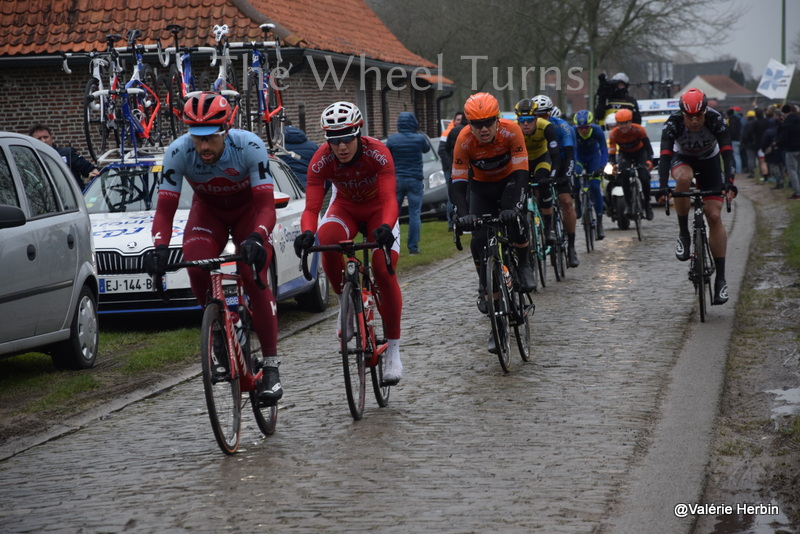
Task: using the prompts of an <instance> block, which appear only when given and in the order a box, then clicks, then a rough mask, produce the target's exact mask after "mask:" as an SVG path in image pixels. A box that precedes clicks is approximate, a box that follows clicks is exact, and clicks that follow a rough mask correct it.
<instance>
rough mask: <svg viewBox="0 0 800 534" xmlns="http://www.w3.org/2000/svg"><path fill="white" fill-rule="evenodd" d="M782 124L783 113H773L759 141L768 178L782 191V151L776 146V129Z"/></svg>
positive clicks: (784, 165)
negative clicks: (773, 180)
mask: <svg viewBox="0 0 800 534" xmlns="http://www.w3.org/2000/svg"><path fill="white" fill-rule="evenodd" d="M782 122H783V113H781V112H780V111H777V110H776V111H774V113H773V114H772V118H771V119H770V121H769V126H768V127H767V131H766V132H764V137H763V138H762V139H761V151H762V152H764V161H765V162H766V163H767V169H768V170H769V176H770V178H771V179H772V178H774V179H775V189H783V177H784V175H785V174H786V164H785V161H784V151H783V149H782V148H780V147H778V146H777V144H776V141H777V138H778V129H779V128H780V126H781V123H782Z"/></svg>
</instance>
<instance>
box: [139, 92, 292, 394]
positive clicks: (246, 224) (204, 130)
mask: <svg viewBox="0 0 800 534" xmlns="http://www.w3.org/2000/svg"><path fill="white" fill-rule="evenodd" d="M231 116H232V111H231V107H230V104H228V101H227V100H226V99H225V97H223V96H222V95H220V94H218V93H211V92H203V93H197V94H195V95H193V96H192V97H190V98H189V99H188V100H187V101H186V105H185V106H184V108H183V118H184V122H185V123H186V124H187V125H188V126H189V132H188V133H186V134H184V135H182V136H181V137H179V138H178V139H176V140H175V141H173V142H172V144H170V145H169V147H168V148H167V150H166V154H165V156H164V162H163V170H162V173H161V176H162V183H161V186H160V188H159V192H158V204H157V207H156V213H155V216H154V218H153V228H152V233H153V244H154V245H155V250H153V251H150V252H149V253H148V257H147V258H145V269H146V270H147V272H148V273H150V274H158V275H161V274H163V272H164V267H165V266H166V265H167V262H168V260H169V248H168V246H169V242H170V239H171V238H172V234H173V226H172V221H173V219H174V217H175V210H176V209H177V208H178V199H179V198H180V195H181V188H182V186H183V181H184V180H183V179H184V178H186V181H187V182H188V184H189V186H190V187H191V188H192V189H193V190H194V197H193V199H192V207H191V210H190V211H189V218H188V220H187V221H186V228H185V229H184V233H183V257H184V259H185V260H187V261H192V260H198V259H205V258H215V257H218V256H219V255H220V253H221V252H222V250H223V249H224V248H225V245H226V244H227V242H228V235H229V234H230V235H231V236H232V237H233V240H234V242H235V243H237V244H238V247H239V251H240V253H241V255H242V256H244V257H245V261H241V262H239V263H238V264H237V267H238V269H239V272H240V273H241V275H242V282H243V284H244V289H245V291H246V293H247V296H248V297H249V298H250V303H251V308H252V310H253V328H254V329H255V331H256V334H257V335H258V338H259V340H260V341H261V346H262V349H263V352H264V356H265V359H264V361H263V362H262V363H263V370H264V377H265V378H264V380H263V383H262V385H261V387H260V391H259V404H260V405H261V406H274V405H275V403H277V402H278V399H280V398H281V396H282V395H283V389H282V387H281V382H280V377H279V375H278V364H279V362H278V359H277V358H278V357H277V353H278V351H277V340H278V319H277V313H276V309H277V308H276V305H275V296H274V295H273V294H272V291H270V289H269V287H267V288H265V289H263V290H262V289H260V288H259V287H258V286H257V285H256V282H255V280H254V277H253V273H252V270H251V268H250V265H251V264H252V265H254V266H255V268H256V270H257V271H261V270H262V269H263V268H264V267H265V266H266V265H269V262H270V257H271V255H272V244H271V234H272V230H273V228H274V227H275V220H276V215H275V198H274V196H273V188H274V182H273V179H272V175H271V174H270V173H269V155H268V152H267V149H266V147H265V146H264V142H263V141H262V140H261V139H260V138H259V137H258V136H257V135H256V134H254V133H252V132H248V131H245V130H230V129H228V128H229V122H230V119H231ZM188 271H189V282H190V283H191V286H192V292H193V293H194V296H195V297H196V298H197V301H198V302H199V303H200V305H201V306H203V307H205V305H206V304H207V301H208V295H209V294H210V289H211V275H210V273H209V272H208V271H205V270H202V269H194V268H192V269H189V270H188ZM214 343H215V345H216V344H220V345H223V346H224V339H222V337H221V336H220V337H219V338H217V337H215V339H214ZM216 352H217V353H223V352H224V349H220V350H219V351H216ZM219 363H220V365H227V360H225V361H223V362H219Z"/></svg>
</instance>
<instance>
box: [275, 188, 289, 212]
mask: <svg viewBox="0 0 800 534" xmlns="http://www.w3.org/2000/svg"><path fill="white" fill-rule="evenodd" d="M273 194H274V196H275V209H276V210H278V209H281V208H285V207H286V206H288V205H289V195H287V194H285V193H280V192H278V191H275V192H274V193H273Z"/></svg>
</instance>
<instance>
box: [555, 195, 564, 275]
mask: <svg viewBox="0 0 800 534" xmlns="http://www.w3.org/2000/svg"><path fill="white" fill-rule="evenodd" d="M553 214H554V221H553V230H554V232H555V234H556V243H557V244H558V247H557V250H556V252H557V254H556V260H557V261H556V264H555V267H556V269H557V270H558V272H559V275H560V277H561V279H563V278H566V276H567V236H566V235H565V234H564V222H563V219H562V218H561V208H560V207H557V206H554V207H553Z"/></svg>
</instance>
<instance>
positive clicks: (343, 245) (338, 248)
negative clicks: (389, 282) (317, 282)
mask: <svg viewBox="0 0 800 534" xmlns="http://www.w3.org/2000/svg"><path fill="white" fill-rule="evenodd" d="M375 248H379V249H381V250H382V251H383V258H384V259H385V260H386V270H388V271H389V274H391V275H394V269H393V268H392V253H391V248H390V247H389V246H382V245H381V244H379V243H376V242H374V241H369V242H363V243H356V242H355V241H340V242H339V243H335V244H332V245H314V246H312V247H309V248H307V249H304V250H303V255H302V257H301V258H300V268H301V269H302V270H303V276H305V278H306V280H312V277H311V271H309V270H308V254H309V253H310V252H339V253H342V254H347V255H348V256H349V255H353V254H355V252H356V251H358V250H368V249H375Z"/></svg>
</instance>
